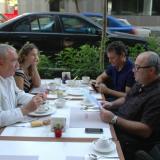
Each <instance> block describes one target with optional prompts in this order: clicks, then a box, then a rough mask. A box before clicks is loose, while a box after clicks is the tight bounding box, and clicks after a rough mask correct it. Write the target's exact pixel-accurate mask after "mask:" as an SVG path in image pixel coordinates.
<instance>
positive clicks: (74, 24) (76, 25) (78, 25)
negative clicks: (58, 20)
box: [62, 16, 96, 34]
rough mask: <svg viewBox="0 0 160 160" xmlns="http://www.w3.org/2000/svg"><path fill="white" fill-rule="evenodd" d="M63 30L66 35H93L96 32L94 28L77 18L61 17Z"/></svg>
mask: <svg viewBox="0 0 160 160" xmlns="http://www.w3.org/2000/svg"><path fill="white" fill-rule="evenodd" d="M62 24H63V30H64V32H67V33H84V34H94V33H95V32H96V29H95V27H93V26H91V25H90V24H88V22H86V21H84V20H83V19H80V18H77V17H69V16H68V17H67V16H63V17H62Z"/></svg>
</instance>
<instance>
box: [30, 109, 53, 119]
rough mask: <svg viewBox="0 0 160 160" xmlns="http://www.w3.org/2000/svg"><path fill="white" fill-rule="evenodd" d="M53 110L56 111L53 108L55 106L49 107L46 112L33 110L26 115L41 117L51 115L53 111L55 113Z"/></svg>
mask: <svg viewBox="0 0 160 160" xmlns="http://www.w3.org/2000/svg"><path fill="white" fill-rule="evenodd" d="M55 112H56V109H55V108H49V110H48V111H46V112H43V113H37V112H35V111H34V112H31V113H29V114H28V115H29V116H34V117H42V116H48V115H51V114H53V113H55Z"/></svg>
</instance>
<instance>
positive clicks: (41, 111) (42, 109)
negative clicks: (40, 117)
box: [34, 105, 50, 114]
mask: <svg viewBox="0 0 160 160" xmlns="http://www.w3.org/2000/svg"><path fill="white" fill-rule="evenodd" d="M49 109H50V108H49V106H47V105H44V107H43V108H38V109H37V110H35V111H34V112H35V113H39V114H41V113H45V112H47V111H48V110H49Z"/></svg>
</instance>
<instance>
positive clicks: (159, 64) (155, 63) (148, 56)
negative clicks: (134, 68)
mask: <svg viewBox="0 0 160 160" xmlns="http://www.w3.org/2000/svg"><path fill="white" fill-rule="evenodd" d="M137 58H139V59H141V60H142V63H143V64H141V65H143V66H151V67H154V68H155V71H156V74H159V72H160V57H159V55H158V54H157V53H155V52H152V51H147V52H143V53H141V54H139V55H138V57H137Z"/></svg>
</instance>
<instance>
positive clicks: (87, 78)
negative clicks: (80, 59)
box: [82, 76, 90, 84]
mask: <svg viewBox="0 0 160 160" xmlns="http://www.w3.org/2000/svg"><path fill="white" fill-rule="evenodd" d="M89 81H90V77H89V76H83V77H82V82H83V83H86V84H87V83H89Z"/></svg>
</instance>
